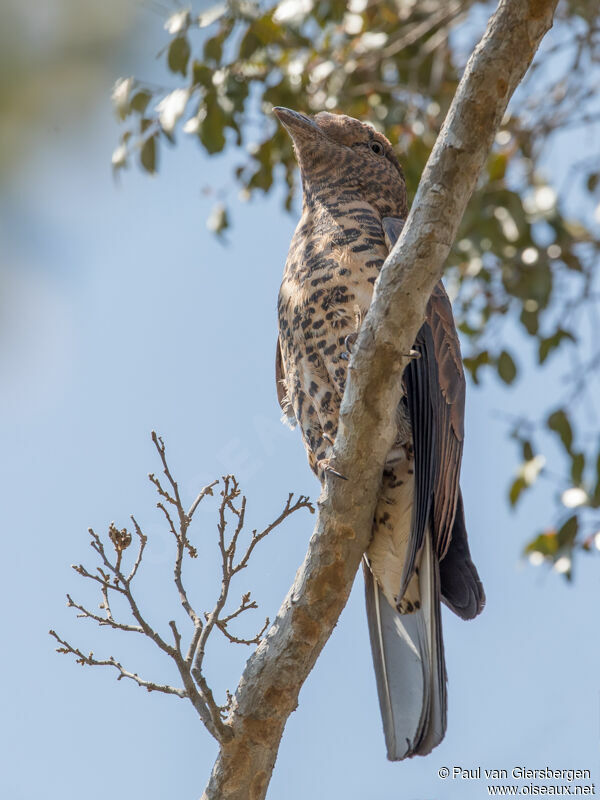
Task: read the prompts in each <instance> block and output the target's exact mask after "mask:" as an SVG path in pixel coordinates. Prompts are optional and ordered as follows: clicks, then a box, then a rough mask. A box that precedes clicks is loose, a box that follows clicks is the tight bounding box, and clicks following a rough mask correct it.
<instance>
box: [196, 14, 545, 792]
mask: <svg viewBox="0 0 600 800" xmlns="http://www.w3.org/2000/svg"><path fill="white" fill-rule="evenodd" d="M556 4H557V0H502V2H500V4H499V7H498V9H497V11H496V13H495V14H494V15H493V16H492V18H491V19H490V21H489V23H488V26H487V30H486V32H485V34H484V36H483V38H482V39H481V41H480V43H479V44H478V46H477V48H476V49H475V51H474V53H473V55H472V56H471V58H470V60H469V63H468V64H467V67H466V69H465V73H464V75H463V78H462V80H461V82H460V85H459V87H458V90H457V93H456V96H455V98H454V101H453V103H452V106H451V108H450V111H449V113H448V116H447V118H446V121H445V122H444V126H443V128H442V130H441V132H440V135H439V137H438V140H437V142H436V145H435V147H434V149H433V151H432V153H431V156H430V158H429V161H428V163H427V166H426V167H425V171H424V173H423V175H422V178H421V182H420V184H419V188H418V191H417V195H416V197H415V200H414V203H413V206H412V210H411V212H410V215H409V217H408V220H407V222H406V225H405V227H404V230H403V233H402V236H401V237H400V239H399V241H398V242H397V244H396V246H395V247H394V249H393V251H392V252H391V253H390V255H389V257H388V259H387V260H386V263H385V264H384V266H383V269H382V271H381V275H380V277H379V280H378V282H377V284H376V286H375V292H374V296H373V300H372V303H371V307H370V309H369V312H368V314H367V316H366V318H365V320H364V322H363V325H362V327H361V330H360V334H359V336H358V340H357V343H356V345H355V347H354V348H353V354H352V357H351V360H350V365H349V370H348V380H347V385H346V391H345V394H344V399H343V402H342V407H341V411H340V423H339V430H338V434H337V437H336V441H335V446H334V464H335V467H336V469H337V470H339V471H340V472H341V473H342V474H343V475H345V476H346V477H347V478H348V480H347V481H342V480H340V479H339V478H337V477H336V476H334V475H329V476H328V477H327V481H326V483H325V485H324V487H323V491H322V493H321V497H320V499H319V515H318V519H317V523H316V528H315V531H314V534H313V536H312V538H311V540H310V543H309V548H308V552H307V554H306V558H305V560H304V563H303V564H302V566H301V567H300V569H299V571H298V573H297V575H296V579H295V582H294V584H293V586H292V587H291V589H290V591H289V593H288V595H287V597H286V599H285V600H284V602H283V605H282V606H281V608H280V610H279V613H278V615H277V618H276V620H275V622H274V623H273V625H272V627H271V629H270V630H269V632H268V634H267V636H266V637H265V638H264V639H263V641H262V642H261V643H260V645H259V646H258V648H257V649H256V651H255V653H254V654H253V655H252V656H251V657H250V659H249V660H248V663H247V664H246V668H245V670H244V673H243V675H242V678H241V681H240V684H239V686H238V689H237V692H236V696H235V700H234V703H233V708H232V711H231V714H230V717H229V719H228V721H227V724H228V726H229V727H230V728H231V731H232V733H233V736H232V738H231V740H230V741H227V742H223V744H222V746H221V749H220V752H219V755H218V757H217V761H216V763H215V765H214V768H213V772H212V775H211V777H210V781H209V783H208V786H207V787H206V790H205V792H204V794H203V797H202V800H262V798H264V797H265V796H266V792H267V787H268V784H269V780H270V777H271V773H272V771H273V766H274V764H275V759H276V757H277V751H278V747H279V741H280V739H281V735H282V733H283V729H284V727H285V723H286V721H287V718H288V717H289V715H290V714H291V712H292V711H293V710H294V709H295V708H296V706H297V702H298V694H299V691H300V688H301V686H302V684H303V683H304V681H305V680H306V678H307V676H308V674H309V673H310V671H311V669H312V668H313V666H314V664H315V661H316V660H317V658H318V656H319V653H320V652H321V650H322V648H323V646H324V644H325V642H326V641H327V639H328V638H329V636H330V635H331V632H332V631H333V628H334V626H335V624H336V622H337V619H338V617H339V615H340V613H341V611H342V609H343V608H344V606H345V604H346V602H347V599H348V595H349V594H350V590H351V588H352V583H353V581H354V577H355V574H356V571H357V569H358V567H359V564H360V560H361V557H362V555H363V553H364V551H365V549H366V547H367V545H368V542H369V537H370V534H371V526H372V520H373V512H374V508H375V502H376V498H377V492H378V489H379V485H380V481H381V474H382V471H383V464H384V461H385V458H386V455H387V453H388V451H389V449H390V446H391V444H392V441H393V439H394V436H395V409H396V407H397V405H398V402H399V401H400V396H401V376H402V373H403V371H404V368H405V367H406V365H407V363H408V358H407V355H406V354H408V353H409V352H410V350H411V347H412V345H413V342H414V340H415V338H416V335H417V332H418V330H419V328H420V326H421V324H422V322H423V319H424V315H425V306H426V303H427V300H428V298H429V296H430V294H431V292H432V291H433V288H434V286H435V284H436V283H437V281H438V280H439V279H440V278H441V276H442V273H443V266H444V261H445V259H446V256H447V255H448V251H449V249H450V246H451V244H452V242H453V240H454V237H455V235H456V231H457V229H458V226H459V224H460V221H461V218H462V215H463V213H464V210H465V207H466V205H467V202H468V200H469V198H470V196H471V194H472V192H473V189H474V187H475V184H476V181H477V179H478V177H479V174H480V172H481V169H482V167H483V165H484V163H485V160H486V157H487V155H488V153H489V150H490V148H491V145H492V142H493V139H494V136H495V134H496V131H497V130H498V127H499V125H500V122H501V120H502V117H503V115H504V112H505V110H506V106H507V104H508V101H509V99H510V97H511V95H512V93H513V92H514V90H515V88H516V87H517V85H518V84H519V82H520V81H521V79H522V78H523V75H524V74H525V72H526V70H527V68H528V66H529V64H530V63H531V60H532V59H533V56H534V54H535V52H536V50H537V48H538V45H539V43H540V41H541V40H542V37H543V36H544V34H545V33H546V31H547V30H549V28H550V27H551V26H552V18H553V14H554V10H555V7H556ZM357 735H359V733H358V731H357Z"/></svg>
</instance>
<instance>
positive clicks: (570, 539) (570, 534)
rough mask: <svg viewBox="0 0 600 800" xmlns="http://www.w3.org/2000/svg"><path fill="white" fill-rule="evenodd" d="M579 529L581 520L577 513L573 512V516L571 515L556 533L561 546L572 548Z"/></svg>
mask: <svg viewBox="0 0 600 800" xmlns="http://www.w3.org/2000/svg"><path fill="white" fill-rule="evenodd" d="M578 529H579V520H578V519H577V515H576V514H573V516H571V517H569V519H568V520H567V521H566V522H565V523H564V525H563V526H562V527H561V529H560V530H559V532H558V533H557V534H556V539H557V542H558V546H559V548H564V549H568V550H570V549H571V548H572V547H573V543H574V541H575V539H576V537H577V531H578Z"/></svg>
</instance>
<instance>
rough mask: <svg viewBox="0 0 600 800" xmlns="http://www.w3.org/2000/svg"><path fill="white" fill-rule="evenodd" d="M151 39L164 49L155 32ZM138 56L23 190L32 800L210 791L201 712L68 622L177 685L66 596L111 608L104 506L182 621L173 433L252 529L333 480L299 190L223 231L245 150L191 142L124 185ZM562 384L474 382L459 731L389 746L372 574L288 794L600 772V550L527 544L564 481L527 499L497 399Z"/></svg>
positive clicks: (226, 662) (303, 735)
mask: <svg viewBox="0 0 600 800" xmlns="http://www.w3.org/2000/svg"><path fill="white" fill-rule="evenodd" d="M151 20H152V22H153V25H155V33H154V36H157V37H158V36H159V35H160V24H159V22H158V21H157V20H155V18H154V17H152V18H151ZM146 24H147V21H146ZM144 47H147V53H150V54H151V53H152V52H153V51H154V50H155V49H157V47H154V40H150V41H148V40H146V43H145V45H144ZM141 49H142V51H143V50H144V48H141ZM132 58H133V56H131V55H130V56H126V55H123V54H122V55H121V56H119V58H117V59H116V60H115V63H114V64H113V65H112V67H111V70H112V72H113V74H112V75H111V76H110V80H109V81H108V83H107V85H106V86H105V87H102V86H100V87H97V89H95V91H97V101H96V103H95V104H94V107H93V109H92V110H91V111H90V113H89V116H87V118H86V119H85V120H81V119H79V120H75V118H68V120H67V121H66V122H65V125H64V126H58V127H56V126H50V125H49V126H48V127H47V129H43V131H42V133H43V135H42V136H41V137H40V140H39V144H38V146H37V147H36V148H34V149H32V150H31V151H30V152H29V156H28V158H27V159H26V160H25V161H23V162H22V163H21V164H20V167H19V169H18V172H15V173H14V174H13V177H12V179H11V181H10V182H9V183H7V184H5V185H4V191H3V196H2V198H1V200H0V207H1V212H0V219H1V222H0V236H1V238H2V242H3V250H4V258H3V261H4V265H3V268H2V269H3V277H2V290H3V297H4V302H3V307H2V318H1V329H0V332H1V338H0V382H1V385H2V387H3V388H2V392H1V394H0V436H1V441H2V447H3V454H4V457H3V459H2V464H1V467H0V469H1V470H2V477H1V480H0V486H1V487H2V488H1V490H0V491H1V493H2V501H1V502H2V509H3V517H4V525H3V527H4V537H3V539H4V541H3V552H4V564H5V565H6V566H5V569H4V572H3V579H2V582H1V588H0V602H1V604H2V609H3V620H4V626H3V627H4V631H3V633H4V636H3V640H4V654H5V655H4V658H3V659H2V662H1V666H0V675H1V681H0V685H1V686H2V690H1V700H0V703H1V705H0V713H1V716H2V719H3V720H5V724H4V725H3V726H2V731H1V732H0V753H2V757H1V762H2V764H1V766H2V768H1V769H0V795H1V796H2V797H7V798H11V799H12V798H14V800H20V799H21V798H26V799H27V800H29V799H30V798H34V797H39V796H44V797H49V798H54V797H56V798H58V797H60V798H61V799H62V800H70V799H71V798H80V797H81V796H82V795H85V796H86V797H87V798H88V799H89V800H96V798H98V799H99V798H101V797H105V796H106V794H107V793H108V791H109V788H108V787H112V788H111V789H110V793H111V795H112V796H113V797H116V798H119V800H120V798H129V797H144V798H145V800H154V798H156V799H158V798H164V797H166V796H169V797H172V796H177V797H179V798H196V797H199V796H200V795H201V793H202V790H203V788H204V784H205V782H206V779H207V777H208V774H209V771H210V767H211V765H212V762H213V760H214V757H215V754H216V745H215V744H214V742H213V740H212V739H211V738H210V736H209V735H208V734H207V733H206V732H205V731H204V730H203V729H202V727H201V725H200V723H199V720H198V719H197V718H196V716H195V713H194V712H193V709H192V708H191V706H189V707H188V704H186V703H185V702H184V701H181V700H177V699H176V698H168V697H163V696H159V695H147V694H146V693H145V692H144V691H142V690H140V689H138V688H137V687H135V686H134V685H133V684H130V683H127V682H125V681H122V682H120V683H116V681H115V676H114V674H112V672H111V671H109V670H107V669H100V668H94V669H90V668H86V669H82V668H81V667H79V666H77V665H75V664H74V662H73V661H72V660H70V659H68V658H66V657H64V656H59V655H57V654H56V653H55V652H54V646H53V642H52V640H51V639H50V637H49V636H48V634H47V631H48V629H49V628H50V627H54V628H56V629H57V630H58V631H59V632H60V633H61V634H62V635H64V636H65V637H67V638H69V639H70V640H71V641H72V642H74V643H76V644H78V645H80V646H81V647H82V648H83V649H84V650H89V649H93V650H94V651H95V653H96V654H97V655H98V656H108V655H114V656H115V657H117V658H120V659H121V660H122V661H123V663H125V664H126V665H127V666H128V667H129V668H130V669H133V670H136V671H139V672H140V673H141V674H143V675H144V676H145V677H152V678H156V679H161V680H162V679H165V680H168V679H170V678H171V679H173V680H174V676H173V673H172V671H171V668H170V665H169V664H165V663H164V662H163V660H162V658H161V657H160V654H159V653H157V652H154V650H153V648H151V647H150V646H149V645H147V644H146V642H144V641H143V640H141V638H140V639H135V638H133V637H132V636H129V637H128V636H127V635H126V634H122V635H120V636H116V635H111V633H110V632H108V631H105V630H98V629H95V628H93V627H92V626H91V625H90V624H87V623H86V622H85V621H78V620H76V619H75V615H74V614H72V613H71V611H70V610H69V609H66V608H65V604H64V594H65V592H67V591H69V592H70V593H72V594H73V596H74V597H75V598H77V599H81V600H82V601H83V600H85V601H86V602H88V603H89V604H90V605H92V606H95V605H97V602H99V599H100V598H97V597H96V596H95V595H94V593H93V591H91V590H90V588H89V587H87V586H85V585H84V583H83V581H82V580H81V578H79V577H78V576H77V575H76V574H75V573H74V572H73V571H72V570H71V569H70V567H69V565H70V564H72V563H79V562H81V561H84V563H87V564H89V565H93V559H92V555H93V553H92V551H91V550H90V548H89V546H88V540H87V533H86V531H87V528H88V526H90V525H91V526H93V527H95V528H96V529H97V530H98V531H102V532H104V531H105V530H106V528H107V526H108V523H109V522H110V521H111V520H115V522H116V523H117V524H119V525H125V524H127V520H128V515H129V514H131V513H134V514H135V515H136V517H137V518H138V520H139V521H140V523H141V524H142V526H143V527H144V529H145V530H146V532H147V533H148V534H149V535H150V537H151V541H150V546H149V553H148V559H147V565H146V567H147V569H146V572H145V573H144V574H143V575H142V576H141V577H140V588H139V592H140V597H141V598H142V599H143V603H144V604H145V605H146V607H147V609H148V615H149V616H150V617H151V618H152V619H153V620H154V621H155V622H156V624H157V625H158V626H162V628H163V629H164V627H165V626H166V623H167V621H168V620H169V619H170V618H172V617H173V616H176V617H177V619H180V616H179V613H178V610H177V605H178V603H177V598H176V596H175V594H174V592H173V591H172V587H171V584H170V563H171V562H170V560H169V559H170V552H171V551H170V548H171V542H170V540H169V538H168V535H167V532H166V531H165V530H164V527H163V526H162V525H161V520H160V517H159V516H158V514H157V512H156V510H155V509H154V502H155V500H154V497H153V494H152V490H151V487H150V486H149V484H148V481H147V478H146V475H147V473H148V472H149V471H154V470H157V469H158V464H157V460H156V457H155V454H154V452H153V449H152V446H151V443H150V439H149V433H150V431H151V430H152V429H156V430H157V431H158V432H159V433H160V434H161V435H163V436H164V437H165V440H166V443H167V447H168V452H169V455H170V461H171V467H172V469H173V471H174V472H175V474H176V476H177V477H178V479H179V481H180V484H181V486H182V488H183V490H184V492H185V494H186V497H187V499H188V501H191V500H192V499H193V497H194V496H195V493H196V492H197V490H198V489H199V488H200V487H201V486H202V485H204V484H205V483H206V482H207V481H209V480H210V479H212V478H214V477H218V476H220V475H222V474H224V473H226V472H231V471H234V472H236V474H237V475H238V477H239V479H240V480H241V482H242V486H243V489H244V490H245V492H246V493H247V494H248V498H249V500H248V502H249V514H250V524H251V526H252V527H253V526H255V525H256V526H258V525H260V524H261V523H265V522H267V521H269V520H270V518H271V517H273V516H275V515H276V513H277V511H278V510H279V507H280V506H281V504H282V503H283V501H284V499H285V497H286V496H287V493H288V492H289V491H295V492H301V493H307V494H310V495H311V496H312V497H313V499H315V500H316V498H317V496H318V485H317V483H316V482H315V480H314V478H313V477H312V475H311V473H310V471H309V470H308V467H307V465H306V460H305V456H304V452H303V448H302V445H301V442H300V440H299V437H298V435H297V434H295V433H292V432H290V431H288V430H287V429H286V428H284V427H283V426H280V425H279V422H278V420H279V409H278V405H277V401H276V395H275V385H274V375H273V359H274V347H275V337H276V316H275V304H276V296H277V290H278V286H279V280H280V275H281V272H282V269H283V263H284V261H285V256H286V252H287V247H288V244H289V240H290V238H291V235H292V232H293V228H294V225H295V218H294V216H293V215H292V216H290V215H285V214H283V213H282V212H281V211H280V207H279V201H278V198H269V199H268V200H262V199H257V200H256V201H254V202H252V203H249V204H242V203H237V204H236V205H235V209H234V213H235V228H234V230H233V231H232V233H231V235H230V236H229V239H230V245H229V246H227V247H224V246H222V245H221V244H220V243H218V242H217V241H215V239H214V238H213V237H212V236H211V235H210V234H209V233H208V231H207V230H206V227H205V219H206V216H207V214H208V212H209V209H210V205H211V201H210V200H209V199H207V198H206V197H205V196H204V195H203V194H202V192H201V189H202V187H203V186H204V185H206V184H210V183H219V182H223V176H228V174H229V172H230V169H231V166H232V164H233V163H234V161H235V160H234V159H233V158H229V157H221V158H214V159H210V160H209V159H208V158H207V157H206V156H205V155H204V154H203V153H202V152H200V151H199V150H198V149H197V148H196V147H195V146H194V145H193V143H191V142H185V141H183V140H182V142H181V144H180V145H179V146H178V147H177V148H176V149H175V150H174V151H172V152H167V153H165V158H164V159H163V162H162V168H161V172H160V174H159V176H158V177H157V178H155V179H150V178H148V177H147V176H144V175H141V174H139V172H137V171H136V170H133V171H130V172H128V173H126V174H125V175H124V176H123V180H122V181H121V182H120V184H119V185H116V184H115V182H114V181H113V179H112V176H111V173H110V169H109V159H110V153H111V150H112V148H113V147H114V144H115V142H116V139H117V133H118V128H117V125H116V123H115V122H114V121H113V119H112V116H111V110H110V106H109V102H108V96H109V92H110V86H111V83H112V80H113V79H116V78H117V77H118V76H119V75H120V74H122V73H123V72H127V71H134V72H135V71H138V72H139V71H143V67H141V66H140V67H139V69H138V67H137V65H136V64H135V63H132ZM111 70H109V72H110V71H111ZM514 335H515V336H518V334H517V333H515V334H514ZM559 380H560V372H559V371H558V369H556V370H555V371H554V374H550V375H549V376H545V377H539V376H535V375H532V376H528V377H526V378H522V379H520V380H519V381H518V383H517V385H516V388H515V389H514V390H505V389H502V388H500V387H499V386H498V385H497V384H496V383H492V382H489V385H486V386H485V387H484V388H483V389H479V390H475V389H473V388H472V387H471V388H470V390H469V393H468V409H467V444H466V451H465V459H464V466H463V490H464V495H465V505H466V513H467V520H468V529H469V532H470V540H471V543H472V551H473V555H474V558H475V560H476V563H477V565H478V567H479V569H480V573H481V575H482V578H483V581H484V584H485V587H486V592H487V597H488V605H487V608H486V610H485V612H484V613H483V614H482V615H481V616H480V617H479V618H478V619H477V620H475V621H474V622H471V623H463V622H461V621H460V620H458V619H456V618H454V617H453V616H452V615H451V614H450V613H446V610H444V631H445V642H446V658H447V665H448V674H449V724H448V733H447V736H446V739H445V740H444V742H443V743H442V745H441V746H440V747H438V748H437V749H436V750H435V751H434V753H433V754H432V755H430V756H429V757H427V758H424V759H423V758H419V759H413V760H412V761H410V762H403V763H401V764H390V763H388V762H387V761H386V760H385V749H384V744H383V736H382V733H381V726H380V720H379V709H378V705H377V698H376V693H375V684H374V679H373V675H372V666H371V655H370V651H369V645H368V635H367V629H366V623H365V614H364V609H363V596H362V591H363V590H362V579H361V578H360V576H359V577H358V578H357V580H356V585H355V587H354V590H353V593H352V596H351V599H350V602H349V604H348V606H347V608H346V609H345V611H344V613H343V615H342V617H341V619H340V622H339V624H338V626H337V628H336V630H335V631H334V634H333V636H332V638H331V640H330V642H329V643H328V645H327V647H326V648H325V650H324V652H323V654H322V657H321V658H320V659H319V661H318V663H317V666H316V668H315V670H314V671H313V673H312V674H311V675H310V677H309V679H308V681H307V683H306V685H305V686H304V688H303V690H302V692H301V695H300V704H299V708H298V710H297V711H296V712H295V713H294V714H293V715H292V717H291V718H290V720H289V723H288V726H287V728H286V732H285V734H284V738H283V741H282V746H281V750H280V754H279V758H278V761H277V764H276V768H275V773H274V777H273V781H272V784H271V789H270V795H269V796H270V797H272V798H279V797H285V798H287V800H296V799H297V798H298V799H299V798H305V797H307V796H313V797H316V798H321V797H323V798H326V797H327V798H329V797H332V796H335V797H344V798H346V799H347V800H355V798H356V800H358V798H365V797H367V798H370V799H372V800H379V799H380V798H381V800H384V798H385V800H388V798H389V799H391V798H396V797H397V798H403V800H431V798H439V797H459V796H460V797H461V798H463V797H464V798H479V797H484V796H485V785H484V782H476V781H470V782H461V785H460V787H458V786H457V785H456V782H454V783H452V782H450V781H448V782H446V783H443V782H442V781H440V779H439V778H438V777H437V770H438V769H439V768H440V767H442V766H449V767H452V766H454V765H462V766H464V767H469V768H473V767H477V766H482V767H487V768H502V767H504V768H508V769H511V768H512V767H513V766H525V767H531V768H540V767H544V766H551V767H553V768H587V769H591V770H592V771H593V777H595V778H596V780H598V779H599V778H600V771H599V769H598V741H599V734H598V731H599V725H600V692H599V685H598V671H599V670H598V667H599V662H600V643H599V637H598V607H599V604H598V601H599V591H598V577H597V560H596V559H593V558H581V559H580V560H579V562H578V563H577V564H576V570H575V578H576V580H575V583H574V585H573V586H568V585H567V584H566V582H565V581H563V580H562V579H561V578H560V577H559V576H557V575H554V574H550V573H546V572H543V571H540V570H534V569H533V568H531V567H529V566H527V565H525V564H524V563H523V562H522V561H521V558H520V552H521V549H522V546H523V544H524V542H525V540H526V537H527V536H528V535H530V533H531V532H533V531H535V530H536V529H537V528H538V527H540V526H541V525H543V524H544V523H545V522H547V521H548V517H547V513H548V504H549V502H550V500H551V499H552V493H551V490H550V489H547V490H546V489H544V488H542V490H541V491H539V492H537V493H535V494H532V495H531V497H528V498H526V499H525V501H524V503H523V507H522V508H521V509H520V510H519V513H518V515H514V514H512V513H510V512H509V511H508V509H507V504H506V488H507V482H508V479H509V477H510V474H511V470H512V469H513V467H514V460H513V459H514V451H513V448H512V446H511V444H510V443H509V442H507V441H506V439H505V435H504V434H505V428H504V423H503V422H502V421H501V420H500V419H499V418H498V416H497V414H496V412H497V411H498V410H499V409H502V410H504V411H515V412H518V411H520V410H522V409H524V408H525V407H528V408H531V407H532V406H533V407H535V404H536V402H537V401H538V400H539V401H541V398H543V399H544V404H546V403H547V401H548V397H551V396H552V394H553V393H556V392H557V391H558V385H559ZM212 512H214V506H208V507H207V508H206V509H203V510H202V511H201V512H199V514H198V521H197V524H196V535H197V543H198V545H199V547H200V548H201V554H202V555H201V558H200V559H199V560H198V561H199V563H195V564H192V565H191V566H192V567H193V569H191V570H190V572H189V573H188V575H189V586H190V591H191V592H192V594H193V595H194V596H195V597H196V598H197V599H198V605H199V606H200V607H201V608H208V607H209V605H210V602H211V600H212V599H213V597H214V582H215V570H214V567H215V560H214V559H215V552H214V550H215V541H216V540H215V527H214V523H215V516H214V513H212ZM312 522H313V520H312V518H311V517H309V515H308V514H299V515H298V516H297V517H296V518H294V519H293V520H291V521H290V522H289V523H288V524H287V525H286V526H285V527H284V528H282V529H281V530H280V531H278V532H277V533H276V534H275V535H274V536H273V537H272V538H270V539H268V540H267V541H266V542H265V543H264V544H263V546H262V548H263V549H262V551H260V552H258V554H257V558H256V560H255V563H254V564H253V566H252V569H251V570H249V571H248V574H247V575H244V576H243V578H242V579H241V581H240V584H239V590H236V593H238V594H241V592H242V591H245V590H247V589H252V591H253V594H254V595H255V596H256V598H257V599H258V600H259V602H260V606H261V610H260V612H258V614H257V619H258V618H259V617H261V618H262V617H264V616H266V615H267V614H268V615H269V616H271V617H273V616H274V614H275V613H276V610H277V608H278V607H279V604H280V602H281V600H282V598H283V596H284V594H285V592H286V591H287V588H288V586H289V584H290V583H291V581H292V579H293V576H294V574H295V571H296V569H297V566H298V565H299V563H300V561H301V559H302V557H303V555H304V552H305V549H306V544H307V542H308V539H309V537H310V534H311V531H312ZM258 627H260V624H259V625H258ZM248 655H249V651H248V649H247V648H235V647H233V646H232V645H225V644H224V643H223V642H219V641H215V642H214V643H213V645H212V646H211V649H210V652H209V657H208V662H207V671H208V674H209V678H210V680H211V681H212V683H213V684H214V685H215V687H216V688H217V689H218V690H219V691H221V692H223V691H224V689H225V688H230V689H234V687H235V685H236V683H237V677H238V676H239V673H240V671H241V668H242V666H243V663H244V660H245V658H247V656H248Z"/></svg>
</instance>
